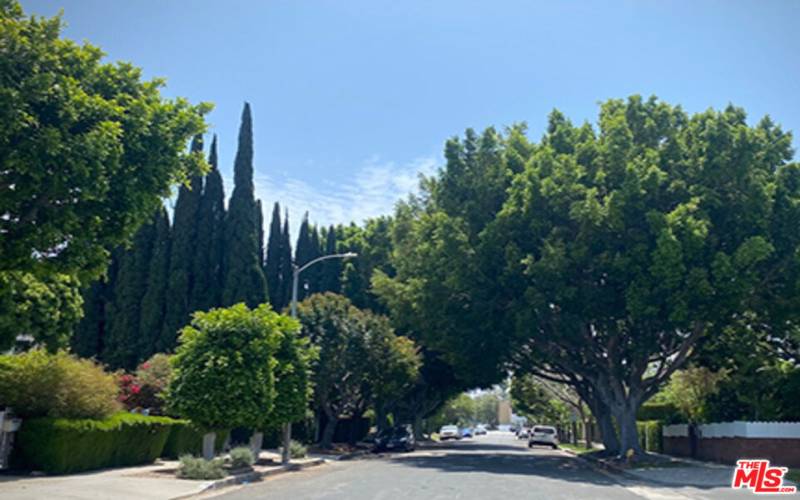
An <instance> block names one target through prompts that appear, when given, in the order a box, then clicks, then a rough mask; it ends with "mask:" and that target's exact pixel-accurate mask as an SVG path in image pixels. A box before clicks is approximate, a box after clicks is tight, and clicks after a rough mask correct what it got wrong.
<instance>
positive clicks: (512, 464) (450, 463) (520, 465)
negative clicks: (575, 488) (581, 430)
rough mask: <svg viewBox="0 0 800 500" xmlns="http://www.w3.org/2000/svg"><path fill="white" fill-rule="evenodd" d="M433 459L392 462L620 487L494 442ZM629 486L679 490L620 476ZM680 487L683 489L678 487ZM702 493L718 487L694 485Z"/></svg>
mask: <svg viewBox="0 0 800 500" xmlns="http://www.w3.org/2000/svg"><path fill="white" fill-rule="evenodd" d="M424 448H425V449H426V450H429V451H432V452H434V454H432V455H418V454H412V455H394V456H392V457H391V458H389V460H390V461H391V462H392V463H394V464H398V465H402V466H406V467H419V468H425V469H435V470H438V471H441V472H447V473H476V472H478V473H486V474H502V475H506V476H508V475H520V476H529V477H530V476H539V477H541V478H547V479H554V480H561V481H569V482H579V483H591V484H594V485H602V486H610V485H614V484H618V482H619V481H618V480H617V478H615V477H613V476H608V475H606V474H603V473H600V472H598V471H597V470H595V469H594V468H593V467H592V466H590V465H588V464H586V463H585V462H583V461H581V460H578V459H576V458H574V457H572V456H565V455H563V454H560V453H558V452H552V453H551V452H550V451H549V450H546V451H545V454H542V453H533V452H529V451H528V450H527V448H524V447H522V446H513V445H509V444H500V443H491V442H463V441H461V442H452V443H437V444H431V445H426V446H425V447H424ZM623 479H624V480H625V481H626V482H627V483H629V484H634V483H636V484H646V485H647V486H648V487H650V488H675V487H676V485H667V484H659V483H657V482H650V481H647V482H642V481H641V480H637V479H633V478H624V477H622V476H619V480H623ZM677 487H680V486H677ZM693 487H694V488H698V489H710V488H714V487H716V486H711V485H709V486H701V485H693Z"/></svg>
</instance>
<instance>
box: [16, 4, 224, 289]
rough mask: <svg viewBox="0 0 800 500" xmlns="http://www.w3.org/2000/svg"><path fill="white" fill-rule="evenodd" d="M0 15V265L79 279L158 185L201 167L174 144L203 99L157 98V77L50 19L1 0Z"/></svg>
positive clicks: (99, 268)
mask: <svg viewBox="0 0 800 500" xmlns="http://www.w3.org/2000/svg"><path fill="white" fill-rule="evenodd" d="M0 18H1V22H0V45H2V47H3V57H2V58H0V96H2V97H0V100H1V101H2V105H0V124H2V125H0V190H2V192H3V196H1V197H0V213H2V214H3V217H2V218H0V233H2V234H3V238H2V239H0V254H2V255H3V258H2V261H0V272H21V273H34V274H37V275H40V276H41V275H53V274H55V273H62V274H65V275H70V276H75V277H77V278H79V279H80V281H81V282H82V283H85V284H88V283H89V282H90V280H91V279H95V278H98V277H99V276H101V275H102V274H103V272H104V270H105V268H106V265H107V263H108V256H109V252H108V249H110V248H114V247H116V246H117V245H119V244H122V243H125V242H127V241H128V240H129V239H130V238H131V237H132V236H133V234H134V233H135V231H136V230H137V229H138V227H139V226H140V225H141V224H142V223H144V222H145V221H146V220H147V219H148V218H149V217H150V215H151V214H152V213H153V211H155V209H156V208H157V207H158V204H159V203H161V199H162V198H163V197H165V196H167V195H169V190H170V186H172V185H173V184H175V183H176V182H180V181H183V180H184V179H186V178H187V176H188V175H190V174H192V173H195V172H199V171H201V169H202V165H204V161H203V160H202V158H200V157H198V155H196V154H191V153H187V152H186V150H185V147H186V144H187V142H188V140H189V139H190V138H191V137H192V136H193V135H195V134H197V133H199V132H201V131H202V130H203V129H204V128H205V124H204V121H203V114H204V113H205V112H206V111H207V110H208V109H209V106H208V105H205V104H202V105H198V106H194V105H191V104H189V103H188V102H187V101H185V100H183V99H174V100H168V99H164V98H162V96H161V94H160V88H161V87H163V84H164V82H163V80H160V79H155V80H152V81H142V77H141V70H139V69H138V68H136V67H134V66H132V65H131V64H129V63H116V64H106V63H102V62H101V60H102V58H103V53H102V51H101V50H100V49H98V48H97V47H94V46H92V45H89V44H84V45H78V44H76V43H74V42H72V41H70V40H67V39H62V38H60V32H61V29H62V20H61V17H54V18H50V19H47V18H40V17H26V16H25V15H24V14H23V12H22V9H21V7H20V6H19V4H18V3H17V2H15V1H4V2H2V4H0ZM6 290H7V289H6V288H4V289H3V290H2V291H1V292H3V293H5V291H6Z"/></svg>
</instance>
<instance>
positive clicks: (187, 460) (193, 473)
mask: <svg viewBox="0 0 800 500" xmlns="http://www.w3.org/2000/svg"><path fill="white" fill-rule="evenodd" d="M180 461H181V463H180V465H179V466H178V477H179V478H181V479H222V478H223V477H225V470H224V469H223V468H222V459H219V458H215V459H213V460H204V459H203V458H200V457H193V456H191V455H183V456H181V458H180Z"/></svg>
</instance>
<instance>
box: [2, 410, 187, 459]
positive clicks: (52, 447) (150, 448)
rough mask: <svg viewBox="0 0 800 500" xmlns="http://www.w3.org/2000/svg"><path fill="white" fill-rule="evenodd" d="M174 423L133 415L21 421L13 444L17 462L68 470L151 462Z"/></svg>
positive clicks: (160, 450) (156, 456)
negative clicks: (90, 418)
mask: <svg viewBox="0 0 800 500" xmlns="http://www.w3.org/2000/svg"><path fill="white" fill-rule="evenodd" d="M174 422H175V421H174V420H172V419H170V418H166V417H146V416H143V415H135V414H131V413H118V414H116V415H114V416H112V417H110V418H106V419H103V420H89V419H63V418H55V419H54V418H50V417H41V418H33V419H27V420H23V422H22V428H21V429H20V431H19V435H18V436H17V442H16V445H15V446H14V450H15V460H14V464H15V466H18V467H24V468H27V469H34V470H42V471H44V472H47V473H51V474H65V473H70V472H79V471H84V470H92V469H100V468H103V467H118V466H126V465H137V464H145V463H150V462H153V461H154V460H155V459H156V458H158V457H159V456H160V455H161V452H162V450H163V449H164V444H165V443H166V441H167V437H168V436H169V434H170V427H171V426H172V424H173V423H174Z"/></svg>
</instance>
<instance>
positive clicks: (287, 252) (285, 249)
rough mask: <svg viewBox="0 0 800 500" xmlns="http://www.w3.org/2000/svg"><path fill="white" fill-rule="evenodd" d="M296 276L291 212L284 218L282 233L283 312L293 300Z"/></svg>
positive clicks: (281, 275)
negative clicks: (294, 278) (293, 281)
mask: <svg viewBox="0 0 800 500" xmlns="http://www.w3.org/2000/svg"><path fill="white" fill-rule="evenodd" d="M293 274H294V261H293V260H292V237H291V235H290V234H289V212H288V211H287V212H286V215H285V217H284V218H283V232H282V233H281V254H280V277H281V301H280V305H279V306H278V307H279V308H280V309H279V310H283V308H284V307H286V306H288V305H289V303H290V302H291V300H292V279H293Z"/></svg>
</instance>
